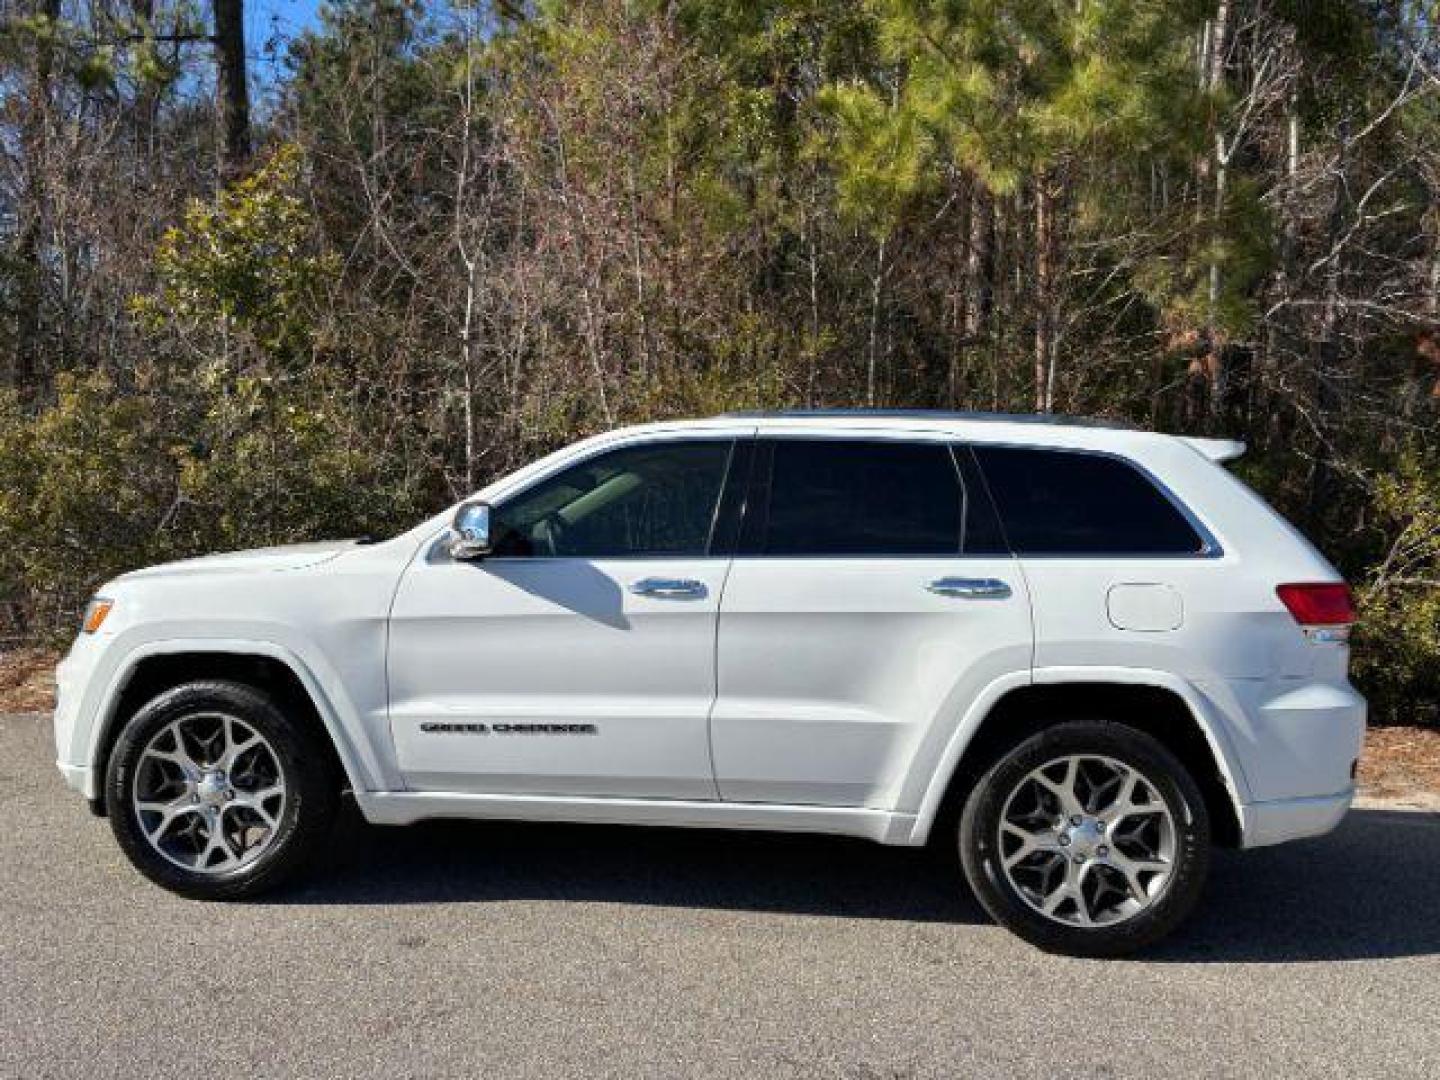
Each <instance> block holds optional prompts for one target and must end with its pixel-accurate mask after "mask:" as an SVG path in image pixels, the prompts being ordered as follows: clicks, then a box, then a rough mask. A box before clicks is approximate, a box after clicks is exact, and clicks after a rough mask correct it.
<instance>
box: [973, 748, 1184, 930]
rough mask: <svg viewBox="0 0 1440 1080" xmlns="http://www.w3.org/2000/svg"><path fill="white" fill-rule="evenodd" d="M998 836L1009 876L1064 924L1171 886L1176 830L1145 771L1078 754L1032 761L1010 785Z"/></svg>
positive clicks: (1151, 898) (1126, 908)
mask: <svg viewBox="0 0 1440 1080" xmlns="http://www.w3.org/2000/svg"><path fill="white" fill-rule="evenodd" d="M998 844H999V848H998V850H999V853H1000V865H1001V867H1002V868H1003V871H1004V874H1005V876H1006V878H1007V879H1008V880H1009V882H1010V884H1011V886H1012V887H1013V888H1014V889H1015V891H1016V892H1017V893H1019V895H1020V896H1021V897H1022V898H1023V899H1024V901H1025V903H1026V904H1028V905H1029V906H1030V907H1031V908H1033V909H1034V910H1036V911H1038V912H1039V913H1040V914H1042V915H1044V916H1045V917H1046V918H1049V919H1053V920H1055V921H1056V922H1059V923H1063V924H1065V925H1067V926H1080V927H1092V926H1109V925H1115V924H1117V923H1121V922H1125V921H1126V920H1128V919H1131V918H1134V917H1135V916H1136V915H1138V914H1140V913H1141V912H1142V911H1145V910H1147V909H1149V908H1150V907H1152V906H1153V905H1154V904H1155V903H1156V902H1157V901H1158V900H1159V899H1160V897H1161V896H1162V895H1163V894H1164V893H1165V890H1166V888H1167V886H1168V885H1169V883H1170V881H1171V878H1172V874H1173V870H1174V865H1175V858H1176V851H1177V830H1176V826H1175V819H1174V816H1173V814H1172V813H1171V810H1170V808H1169V806H1168V805H1167V804H1166V802H1165V800H1164V799H1163V798H1162V797H1161V795H1160V792H1159V790H1158V788H1157V787H1156V785H1155V784H1154V783H1153V782H1152V781H1151V780H1150V779H1149V778H1148V777H1146V776H1145V775H1144V774H1143V773H1141V772H1140V770H1138V769H1136V768H1135V767H1133V766H1131V765H1127V764H1126V763H1124V762H1122V761H1118V760H1116V759H1115V758H1111V757H1105V756H1101V755H1095V754H1071V755H1067V756H1064V757H1058V758H1055V759H1053V760H1051V761H1049V762H1046V763H1045V764H1044V765H1041V766H1040V767H1038V768H1036V769H1033V770H1031V771H1030V772H1029V773H1027V774H1026V775H1025V776H1024V777H1023V778H1022V779H1021V780H1020V782H1019V783H1018V784H1017V785H1016V786H1015V788H1014V789H1013V790H1012V791H1011V792H1010V794H1009V796H1008V798H1007V799H1006V801H1005V805H1004V809H1003V810H1002V812H1001V814H1000V825H999V837H998Z"/></svg>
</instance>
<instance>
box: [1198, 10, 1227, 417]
mask: <svg viewBox="0 0 1440 1080" xmlns="http://www.w3.org/2000/svg"><path fill="white" fill-rule="evenodd" d="M1230 7H1231V0H1220V3H1219V4H1218V5H1217V6H1216V9H1215V18H1214V19H1213V20H1212V21H1211V25H1210V50H1209V55H1208V56H1207V57H1206V68H1205V72H1204V85H1205V90H1206V92H1207V93H1208V94H1210V95H1211V97H1212V100H1213V98H1214V95H1216V94H1218V93H1219V91H1220V89H1221V87H1222V86H1223V84H1224V82H1225V50H1226V48H1227V47H1228V45H1229V38H1230ZM1229 169H1230V150H1229V148H1227V147H1226V145H1225V133H1224V131H1223V129H1222V128H1221V127H1220V124H1219V122H1218V121H1217V122H1216V126H1215V150H1214V158H1213V160H1212V163H1211V170H1212V172H1213V175H1214V182H1215V192H1214V203H1213V206H1212V216H1211V229H1212V234H1213V235H1212V238H1211V239H1212V243H1211V250H1212V251H1217V250H1218V248H1217V246H1216V245H1215V243H1214V242H1213V241H1214V239H1215V238H1216V237H1218V235H1219V233H1220V230H1221V228H1222V227H1223V222H1224V217H1225V196H1226V188H1227V185H1228V183H1229ZM1220 275H1221V267H1220V258H1219V256H1218V255H1212V256H1211V257H1210V266H1209V270H1208V273H1207V275H1206V277H1207V281H1206V286H1205V356H1204V359H1203V361H1202V371H1201V373H1200V374H1201V376H1202V377H1203V378H1204V380H1205V385H1204V388H1203V390H1204V398H1205V414H1206V419H1207V421H1208V424H1207V426H1208V427H1210V428H1213V427H1214V426H1215V419H1216V417H1217V416H1219V414H1220V412H1221V411H1222V409H1223V407H1224V397H1225V358H1224V353H1225V350H1224V347H1223V345H1222V343H1221V341H1220V332H1219V327H1218V325H1217V322H1218V320H1217V315H1218V313H1219V308H1220V288H1221V279H1220ZM1197 419H1198V418H1197Z"/></svg>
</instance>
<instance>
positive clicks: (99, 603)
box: [80, 596, 115, 634]
mask: <svg viewBox="0 0 1440 1080" xmlns="http://www.w3.org/2000/svg"><path fill="white" fill-rule="evenodd" d="M114 606H115V601H114V600H109V599H107V598H105V597H103V596H96V597H93V598H92V599H91V600H90V603H88V604H86V605H85V618H84V619H83V620H81V623H80V632H81V633H82V634H93V633H95V631H96V630H99V629H100V627H101V625H102V624H103V623H104V622H105V617H106V616H107V615H109V614H110V609H111V608H113V607H114Z"/></svg>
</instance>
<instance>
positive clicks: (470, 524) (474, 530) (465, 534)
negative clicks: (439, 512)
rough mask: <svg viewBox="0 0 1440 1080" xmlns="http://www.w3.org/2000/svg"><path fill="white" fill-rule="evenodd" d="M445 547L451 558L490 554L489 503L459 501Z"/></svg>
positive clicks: (481, 556) (471, 557)
mask: <svg viewBox="0 0 1440 1080" xmlns="http://www.w3.org/2000/svg"><path fill="white" fill-rule="evenodd" d="M446 549H447V550H448V551H449V552H450V557H451V558H452V559H459V560H462V561H467V562H468V561H470V560H472V559H483V558H484V557H485V556H486V555H489V554H490V504H489V503H487V502H478V501H477V502H466V503H461V504H460V508H459V509H458V510H456V511H455V517H454V520H452V521H451V523H450V538H449V540H448V541H447V542H446Z"/></svg>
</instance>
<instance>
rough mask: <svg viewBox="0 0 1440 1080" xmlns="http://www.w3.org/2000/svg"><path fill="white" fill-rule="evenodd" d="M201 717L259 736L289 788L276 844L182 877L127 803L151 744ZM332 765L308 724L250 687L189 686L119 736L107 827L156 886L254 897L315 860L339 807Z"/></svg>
mask: <svg viewBox="0 0 1440 1080" xmlns="http://www.w3.org/2000/svg"><path fill="white" fill-rule="evenodd" d="M206 712H217V713H223V714H228V715H230V716H234V717H236V718H237V719H239V720H240V721H242V722H243V723H244V724H245V725H248V726H249V727H250V728H252V729H254V731H256V732H258V733H259V734H260V735H262V736H263V737H264V739H265V740H266V741H267V742H268V743H269V744H270V747H271V748H273V750H274V755H275V757H276V758H277V759H278V764H279V768H280V772H281V775H282V776H283V779H284V782H285V788H286V790H285V796H284V802H283V808H282V809H281V811H280V812H279V817H278V823H277V825H276V827H275V829H274V834H273V839H271V840H270V841H269V842H268V846H267V847H265V848H264V850H262V851H260V853H259V854H258V855H257V856H255V857H254V858H253V860H252V861H250V862H247V863H244V864H242V865H240V866H238V867H236V868H234V869H233V870H231V871H216V870H211V871H205V872H201V871H196V870H187V869H185V868H184V867H181V866H179V865H177V864H176V863H174V862H172V861H170V860H169V859H167V858H166V857H165V856H164V855H162V854H161V853H160V852H159V851H157V850H156V848H155V847H154V846H152V844H151V843H150V841H149V840H148V839H147V838H146V834H145V831H144V828H143V825H142V822H141V820H140V815H139V812H138V810H137V809H136V807H135V806H134V803H133V800H132V798H131V795H132V790H131V789H132V788H133V787H134V785H135V783H136V775H137V768H138V766H139V763H140V758H141V755H142V753H143V752H144V750H145V747H146V746H147V745H149V743H150V741H151V740H152V739H154V738H155V736H156V735H157V733H159V732H160V731H161V730H162V729H163V728H165V727H166V726H167V725H169V724H170V723H172V722H173V721H175V720H179V719H181V718H183V717H186V716H191V715H193V714H196V713H206ZM237 760H238V758H237ZM332 762H333V757H332V754H331V751H330V748H329V747H328V746H325V745H324V744H322V743H321V742H320V740H319V738H318V737H317V736H316V734H315V733H313V731H312V730H311V729H310V727H309V726H308V725H307V724H303V723H296V722H293V721H291V720H289V719H287V718H286V716H285V715H284V713H282V712H281V710H280V709H279V708H278V707H277V706H276V704H275V702H274V701H273V700H272V699H271V698H270V697H269V696H268V695H266V694H265V693H263V692H262V691H260V690H258V689H256V688H255V687H252V686H248V685H245V684H243V683H236V682H228V681H220V680H206V681H203V682H192V683H187V684H185V685H183V686H178V687H175V688H174V689H172V690H167V691H166V692H165V693H163V694H161V695H160V696H159V697H157V698H155V699H154V700H153V701H151V702H149V703H148V704H146V705H145V706H144V707H142V708H141V709H140V710H139V711H138V712H136V713H135V715H134V716H132V717H131V718H130V720H129V721H128V722H127V723H126V724H125V727H124V729H123V730H122V731H121V732H120V736H119V738H118V739H117V740H116V743H115V748H114V750H113V752H112V753H111V755H110V760H109V763H108V765H107V767H106V771H105V804H106V809H107V811H108V816H109V819H110V826H111V829H112V830H113V832H114V833H115V839H116V840H118V841H119V843H120V847H121V848H122V849H123V850H124V852H125V854H126V856H127V857H128V858H129V859H130V861H131V862H132V863H133V864H134V865H135V867H136V869H138V870H139V871H140V872H141V873H142V874H144V875H145V876H146V877H147V878H149V879H150V880H151V881H153V882H155V883H156V884H157V885H161V886H163V887H164V888H166V889H169V890H170V891H172V892H176V893H179V894H180V895H182V896H188V897H191V898H192V899H196V900H242V899H246V898H249V897H253V896H258V895H260V894H261V893H264V892H266V891H268V890H270V889H273V888H275V887H276V886H278V885H280V884H281V883H282V882H284V881H286V880H288V879H290V878H291V877H293V876H294V875H295V874H296V873H297V872H298V871H300V870H301V869H302V868H304V867H305V866H307V865H308V864H309V863H310V862H311V861H312V860H313V859H315V858H316V857H317V856H318V855H319V854H320V851H321V847H322V845H323V844H324V843H325V841H326V838H327V837H328V835H329V833H330V829H331V825H332V823H333V821H334V819H335V814H336V810H337V808H338V805H339V778H338V776H337V775H336V770H335V767H334V765H333V764H332ZM236 786H237V787H238V786H239V785H238V784H237V785H236Z"/></svg>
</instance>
